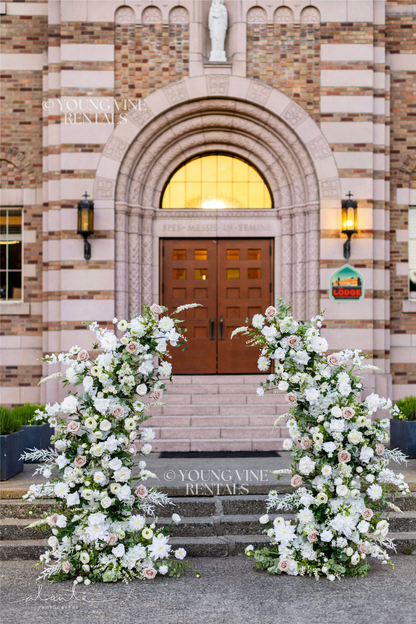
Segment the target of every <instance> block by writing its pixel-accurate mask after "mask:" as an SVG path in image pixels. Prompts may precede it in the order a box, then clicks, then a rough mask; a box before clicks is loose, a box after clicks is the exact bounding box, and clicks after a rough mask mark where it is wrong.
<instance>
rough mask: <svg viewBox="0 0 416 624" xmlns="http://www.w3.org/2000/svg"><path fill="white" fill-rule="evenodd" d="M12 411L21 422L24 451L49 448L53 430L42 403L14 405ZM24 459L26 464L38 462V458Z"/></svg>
mask: <svg viewBox="0 0 416 624" xmlns="http://www.w3.org/2000/svg"><path fill="white" fill-rule="evenodd" d="M13 413H14V414H15V415H16V416H17V417H18V418H20V420H21V422H22V429H23V432H24V450H25V451H26V452H29V451H33V449H38V450H43V449H49V448H51V446H52V445H51V436H52V435H53V434H54V432H55V431H54V428H53V427H51V426H50V425H49V424H48V422H47V414H46V412H45V406H44V405H36V404H34V403H25V404H24V405H21V406H19V407H15V408H14V410H13ZM43 414H44V416H43ZM24 461H25V463H28V464H32V463H35V464H37V463H39V461H38V460H31V459H25V460H24Z"/></svg>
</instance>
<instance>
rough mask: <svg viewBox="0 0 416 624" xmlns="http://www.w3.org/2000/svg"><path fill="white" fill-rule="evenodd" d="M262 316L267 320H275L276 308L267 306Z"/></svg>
mask: <svg viewBox="0 0 416 624" xmlns="http://www.w3.org/2000/svg"><path fill="white" fill-rule="evenodd" d="M264 314H265V315H266V316H267V318H269V319H272V318H275V317H276V316H277V310H276V308H275V307H274V306H269V307H268V308H267V309H266V311H265V313H264Z"/></svg>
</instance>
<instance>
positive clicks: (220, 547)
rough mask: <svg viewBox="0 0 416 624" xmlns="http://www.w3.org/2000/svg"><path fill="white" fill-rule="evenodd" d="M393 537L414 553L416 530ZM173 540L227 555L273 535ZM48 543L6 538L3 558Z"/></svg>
mask: <svg viewBox="0 0 416 624" xmlns="http://www.w3.org/2000/svg"><path fill="white" fill-rule="evenodd" d="M389 537H390V538H392V539H394V540H395V545H396V552H397V553H405V554H410V553H413V552H414V551H415V550H416V532H408V533H390V534H389ZM170 543H171V545H172V547H173V548H179V547H182V548H185V550H186V552H187V556H188V557H227V556H233V555H238V554H242V553H244V551H245V548H246V546H248V545H249V544H252V545H253V546H254V547H255V548H261V547H262V546H265V545H267V544H268V543H269V538H268V537H267V536H263V535H224V536H215V537H172V538H171V539H170ZM46 547H47V541H46V540H21V541H3V542H2V543H1V548H0V560H1V561H6V560H9V561H10V560H19V559H39V556H40V555H41V554H42V553H43V552H44V551H45V548H46ZM369 560H370V561H371V558H370V559H369Z"/></svg>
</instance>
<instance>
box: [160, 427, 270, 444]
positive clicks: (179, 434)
mask: <svg viewBox="0 0 416 624" xmlns="http://www.w3.org/2000/svg"><path fill="white" fill-rule="evenodd" d="M158 433H159V434H160V439H162V440H163V439H169V440H175V439H179V440H183V439H187V438H188V439H189V440H200V439H209V440H215V439H217V438H218V439H222V438H226V439H232V440H236V439H238V438H246V437H247V436H249V437H250V438H251V439H252V440H257V439H264V438H267V436H268V434H270V433H271V431H270V426H266V427H259V426H257V427H255V426H254V425H253V426H251V427H248V426H243V425H241V426H234V427H227V426H223V425H221V426H219V425H218V426H215V425H214V424H212V426H207V427H201V426H197V425H195V426H192V427H163V428H161V429H160V430H159V431H158ZM279 434H280V428H279V427H277V428H276V429H275V430H274V431H273V432H272V433H271V436H270V437H273V438H274V439H277V438H279ZM157 438H158V439H159V436H157Z"/></svg>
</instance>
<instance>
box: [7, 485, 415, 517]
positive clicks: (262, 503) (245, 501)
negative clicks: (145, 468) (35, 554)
mask: <svg viewBox="0 0 416 624" xmlns="http://www.w3.org/2000/svg"><path fill="white" fill-rule="evenodd" d="M253 487H256V486H253ZM259 487H262V488H264V487H266V486H265V485H262V486H259ZM267 487H268V489H277V486H274V485H273V486H272V485H270V484H269V485H268V486H267ZM278 487H279V491H281V492H282V493H283V492H284V490H290V488H289V487H285V486H284V485H282V484H281V483H279V486H278ZM160 489H163V490H164V491H166V493H167V494H168V495H170V496H171V504H169V505H168V506H166V507H161V508H160V511H159V512H158V513H159V515H161V516H162V515H163V516H167V515H169V514H172V513H178V514H179V515H180V516H182V517H204V516H214V515H221V514H224V515H244V514H247V515H254V514H257V515H258V516H260V515H262V514H264V513H265V510H266V501H267V494H261V493H257V494H244V495H241V494H240V495H222V496H174V495H173V494H174V492H173V491H172V489H171V488H169V487H165V488H160ZM396 504H397V505H398V506H399V507H400V508H401V509H402V511H404V512H407V513H406V514H400V513H393V512H391V511H389V510H388V509H386V510H385V512H386V513H387V514H388V515H389V517H390V522H393V521H395V519H396V518H398V519H399V520H400V518H401V517H403V518H411V519H412V518H415V517H416V495H415V494H412V496H410V497H407V496H406V497H404V498H401V499H399V500H398V501H396ZM53 509H56V501H55V500H54V499H49V500H44V501H42V502H27V501H23V502H22V501H20V500H0V519H1V518H9V519H10V518H12V519H13V518H15V519H22V520H24V521H25V523H26V525H27V524H30V523H31V522H33V521H34V520H33V519H34V518H35V517H40V516H42V514H43V513H51V511H52V510H53ZM0 522H1V520H0Z"/></svg>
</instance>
